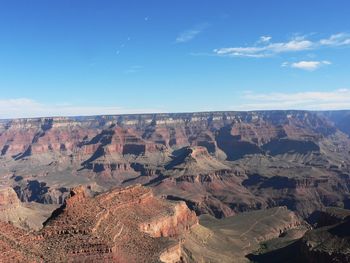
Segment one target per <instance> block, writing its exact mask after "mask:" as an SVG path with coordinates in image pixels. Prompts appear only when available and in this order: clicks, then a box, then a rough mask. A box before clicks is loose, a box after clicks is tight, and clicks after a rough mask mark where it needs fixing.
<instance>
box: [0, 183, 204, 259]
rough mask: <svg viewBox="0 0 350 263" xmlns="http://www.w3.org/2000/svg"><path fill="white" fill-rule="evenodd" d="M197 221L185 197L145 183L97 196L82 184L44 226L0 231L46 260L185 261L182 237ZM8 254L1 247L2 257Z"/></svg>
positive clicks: (15, 244) (31, 255) (20, 248)
mask: <svg viewBox="0 0 350 263" xmlns="http://www.w3.org/2000/svg"><path fill="white" fill-rule="evenodd" d="M160 215H161V216H160ZM145 222H147V224H146V226H145ZM197 222H198V221H197V218H196V216H195V215H194V214H193V213H192V212H190V210H189V209H188V208H187V207H186V205H185V204H184V203H169V202H168V201H165V200H162V199H159V198H156V197H154V195H153V193H152V191H151V190H150V189H148V188H145V187H142V186H140V185H136V186H132V187H128V188H124V189H114V190H112V191H109V192H106V193H103V194H100V195H97V196H96V197H93V196H92V195H91V193H89V191H87V188H86V187H83V186H80V187H76V188H74V189H72V190H71V192H70V196H69V198H67V200H66V201H65V203H64V205H63V206H62V207H60V208H59V209H57V210H56V211H54V212H53V213H52V215H51V217H50V218H49V219H48V220H47V221H46V222H45V224H44V228H43V229H41V230H40V231H38V232H34V233H26V234H23V235H19V236H16V235H15V234H14V233H15V232H16V230H11V231H9V232H6V233H2V232H0V241H1V240H3V241H4V243H5V245H6V246H7V247H9V248H10V249H15V247H17V250H18V252H19V253H20V252H23V251H25V254H21V255H20V256H22V257H24V258H30V259H35V260H39V261H45V262H67V261H69V262H82V261H84V262H85V261H93V262H160V261H161V262H180V261H181V244H180V243H179V241H178V239H181V236H182V235H184V233H185V232H186V231H188V230H189V228H190V227H191V226H192V225H193V224H197ZM0 227H4V228H6V229H9V228H7V226H5V225H3V224H0ZM4 247H5V246H3V247H2V246H1V242H0V249H2V248H4ZM5 254H6V251H5V250H0V257H1V258H3V255H5ZM35 260H34V261H35Z"/></svg>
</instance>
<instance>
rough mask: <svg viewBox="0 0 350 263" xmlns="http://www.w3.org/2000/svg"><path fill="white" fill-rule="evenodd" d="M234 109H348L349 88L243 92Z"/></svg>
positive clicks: (349, 103) (349, 99) (349, 100)
mask: <svg viewBox="0 0 350 263" xmlns="http://www.w3.org/2000/svg"><path fill="white" fill-rule="evenodd" d="M241 101H242V104H241V105H238V106H236V107H234V108H233V109H234V110H278V109H280V110H285V109H303V110H335V109H350V89H338V90H332V91H305V92H295V93H282V92H280V93H255V92H245V93H244V94H243V96H242V98H241Z"/></svg>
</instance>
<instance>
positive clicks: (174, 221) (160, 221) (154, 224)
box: [140, 202, 198, 237]
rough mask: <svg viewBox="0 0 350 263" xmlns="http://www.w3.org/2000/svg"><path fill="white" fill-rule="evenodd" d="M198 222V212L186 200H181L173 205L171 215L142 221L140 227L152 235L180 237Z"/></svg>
mask: <svg viewBox="0 0 350 263" xmlns="http://www.w3.org/2000/svg"><path fill="white" fill-rule="evenodd" d="M196 224H198V219H197V216H196V214H195V213H194V212H191V211H190V210H189V209H188V207H187V205H186V204H185V202H180V203H177V204H175V205H174V206H173V212H172V214H171V215H170V216H169V215H164V216H156V217H155V218H153V219H152V220H151V221H146V222H144V223H142V224H141V225H140V229H141V231H143V232H145V233H147V234H149V235H151V236H152V237H178V236H180V235H181V234H183V233H184V232H186V231H189V230H190V228H191V227H192V226H193V225H196Z"/></svg>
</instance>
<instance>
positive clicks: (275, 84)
mask: <svg viewBox="0 0 350 263" xmlns="http://www.w3.org/2000/svg"><path fill="white" fill-rule="evenodd" d="M349 8H350V4H349V3H348V1H346V0H334V1H327V0H318V1H316V0H310V1H301V0H287V1H283V2H281V1H278V0H269V1H258V0H237V1H230V0H223V1H216V2H213V1H195V0H191V1H188V0H187V1H185V0H179V1H176V2H175V1H174V2H170V1H166V2H165V1H161V0H151V1H147V2H146V1H136V0H131V1H130V0H129V1H126V0H123V1H107V0H106V1H103V2H101V1H97V0H89V1H82V0H77V1H74V2H73V1H69V0H62V1H44V0H36V1H24V0H13V1H1V2H0V92H1V93H0V118H1V119H3V118H17V117H38V116H42V117H46V116H74V115H99V114H121V113H157V112H194V111H195V112H197V111H223V110H265V109H269V110H273V109H306V110H335V109H350V77H349V76H350V75H349V72H348V69H349V68H350V67H349V66H350V60H349V59H348V58H349V57H350V20H349V18H348V10H349Z"/></svg>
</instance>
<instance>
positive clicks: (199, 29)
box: [175, 24, 209, 43]
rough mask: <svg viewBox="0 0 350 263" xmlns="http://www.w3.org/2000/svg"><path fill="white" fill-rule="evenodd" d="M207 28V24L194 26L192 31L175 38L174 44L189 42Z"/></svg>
mask: <svg viewBox="0 0 350 263" xmlns="http://www.w3.org/2000/svg"><path fill="white" fill-rule="evenodd" d="M208 26H209V25H208V24H201V25H197V26H195V27H194V28H192V29H189V30H185V31H183V32H181V33H180V34H179V35H178V36H177V38H176V40H175V42H176V43H186V42H189V41H191V40H193V39H194V38H196V37H197V36H198V35H199V34H200V33H202V32H203V31H204V30H205V29H206V28H207V27H208Z"/></svg>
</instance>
